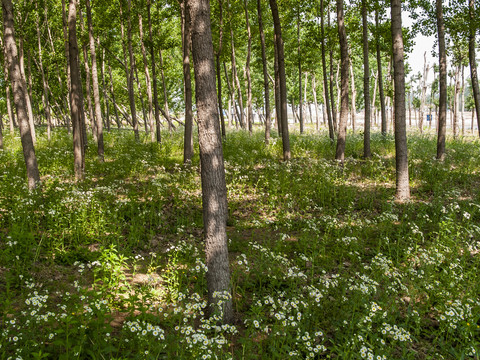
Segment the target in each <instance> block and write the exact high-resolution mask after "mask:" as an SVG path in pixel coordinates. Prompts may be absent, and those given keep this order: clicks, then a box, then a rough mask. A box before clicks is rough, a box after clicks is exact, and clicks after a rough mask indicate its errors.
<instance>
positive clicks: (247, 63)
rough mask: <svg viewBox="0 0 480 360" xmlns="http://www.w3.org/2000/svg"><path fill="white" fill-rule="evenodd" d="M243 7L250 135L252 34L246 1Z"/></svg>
mask: <svg viewBox="0 0 480 360" xmlns="http://www.w3.org/2000/svg"><path fill="white" fill-rule="evenodd" d="M243 4H244V7H245V21H246V23H247V38H248V44H247V61H246V63H245V73H246V75H247V124H248V131H249V132H250V133H251V132H252V130H253V110H252V78H251V75H250V59H251V56H252V32H251V29H250V21H249V18H248V3H247V0H244V1H243Z"/></svg>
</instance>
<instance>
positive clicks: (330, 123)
mask: <svg viewBox="0 0 480 360" xmlns="http://www.w3.org/2000/svg"><path fill="white" fill-rule="evenodd" d="M323 1H324V0H320V26H321V28H320V30H321V49H322V72H323V88H324V94H325V102H324V103H325V105H326V111H327V118H328V134H329V136H330V140H332V141H335V132H334V128H333V118H332V111H333V108H330V99H329V95H328V74H327V62H326V60H325V24H324V11H323ZM328 17H329V18H330V15H329V16H328Z"/></svg>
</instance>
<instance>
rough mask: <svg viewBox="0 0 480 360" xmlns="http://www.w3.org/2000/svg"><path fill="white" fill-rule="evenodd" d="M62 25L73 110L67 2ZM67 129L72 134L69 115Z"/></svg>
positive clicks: (68, 99)
mask: <svg viewBox="0 0 480 360" xmlns="http://www.w3.org/2000/svg"><path fill="white" fill-rule="evenodd" d="M62 24H63V42H64V45H65V58H66V59H67V62H66V64H65V65H66V67H65V70H66V73H67V90H68V96H67V107H68V109H71V104H70V92H71V88H70V86H71V79H70V55H69V44H68V42H69V40H68V20H67V12H66V10H65V0H62ZM67 129H68V132H69V133H70V118H69V117H68V115H67Z"/></svg>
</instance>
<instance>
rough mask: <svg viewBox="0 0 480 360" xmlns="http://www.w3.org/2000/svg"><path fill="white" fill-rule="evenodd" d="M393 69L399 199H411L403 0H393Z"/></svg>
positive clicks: (397, 192)
mask: <svg viewBox="0 0 480 360" xmlns="http://www.w3.org/2000/svg"><path fill="white" fill-rule="evenodd" d="M391 16H392V43H393V71H394V81H395V85H394V86H395V87H394V89H395V98H394V103H395V104H394V106H395V124H394V125H395V160H396V166H395V169H396V194H395V197H396V199H397V200H398V201H406V200H408V199H410V185H409V182H408V154H407V130H406V126H405V66H404V62H403V61H404V60H403V56H404V55H403V36H402V7H401V0H391Z"/></svg>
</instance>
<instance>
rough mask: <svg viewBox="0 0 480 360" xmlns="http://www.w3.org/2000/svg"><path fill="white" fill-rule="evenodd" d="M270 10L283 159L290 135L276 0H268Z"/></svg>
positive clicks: (280, 31)
mask: <svg viewBox="0 0 480 360" xmlns="http://www.w3.org/2000/svg"><path fill="white" fill-rule="evenodd" d="M270 8H271V10H272V17H273V27H274V31H275V42H276V45H277V49H276V50H277V61H278V72H279V81H280V120H281V123H282V145H283V159H284V160H285V161H288V160H290V158H291V154H290V136H289V133H288V114H287V79H286V75H285V55H284V49H283V40H282V27H281V25H280V16H279V14H278V7H277V1H276V0H270Z"/></svg>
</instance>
